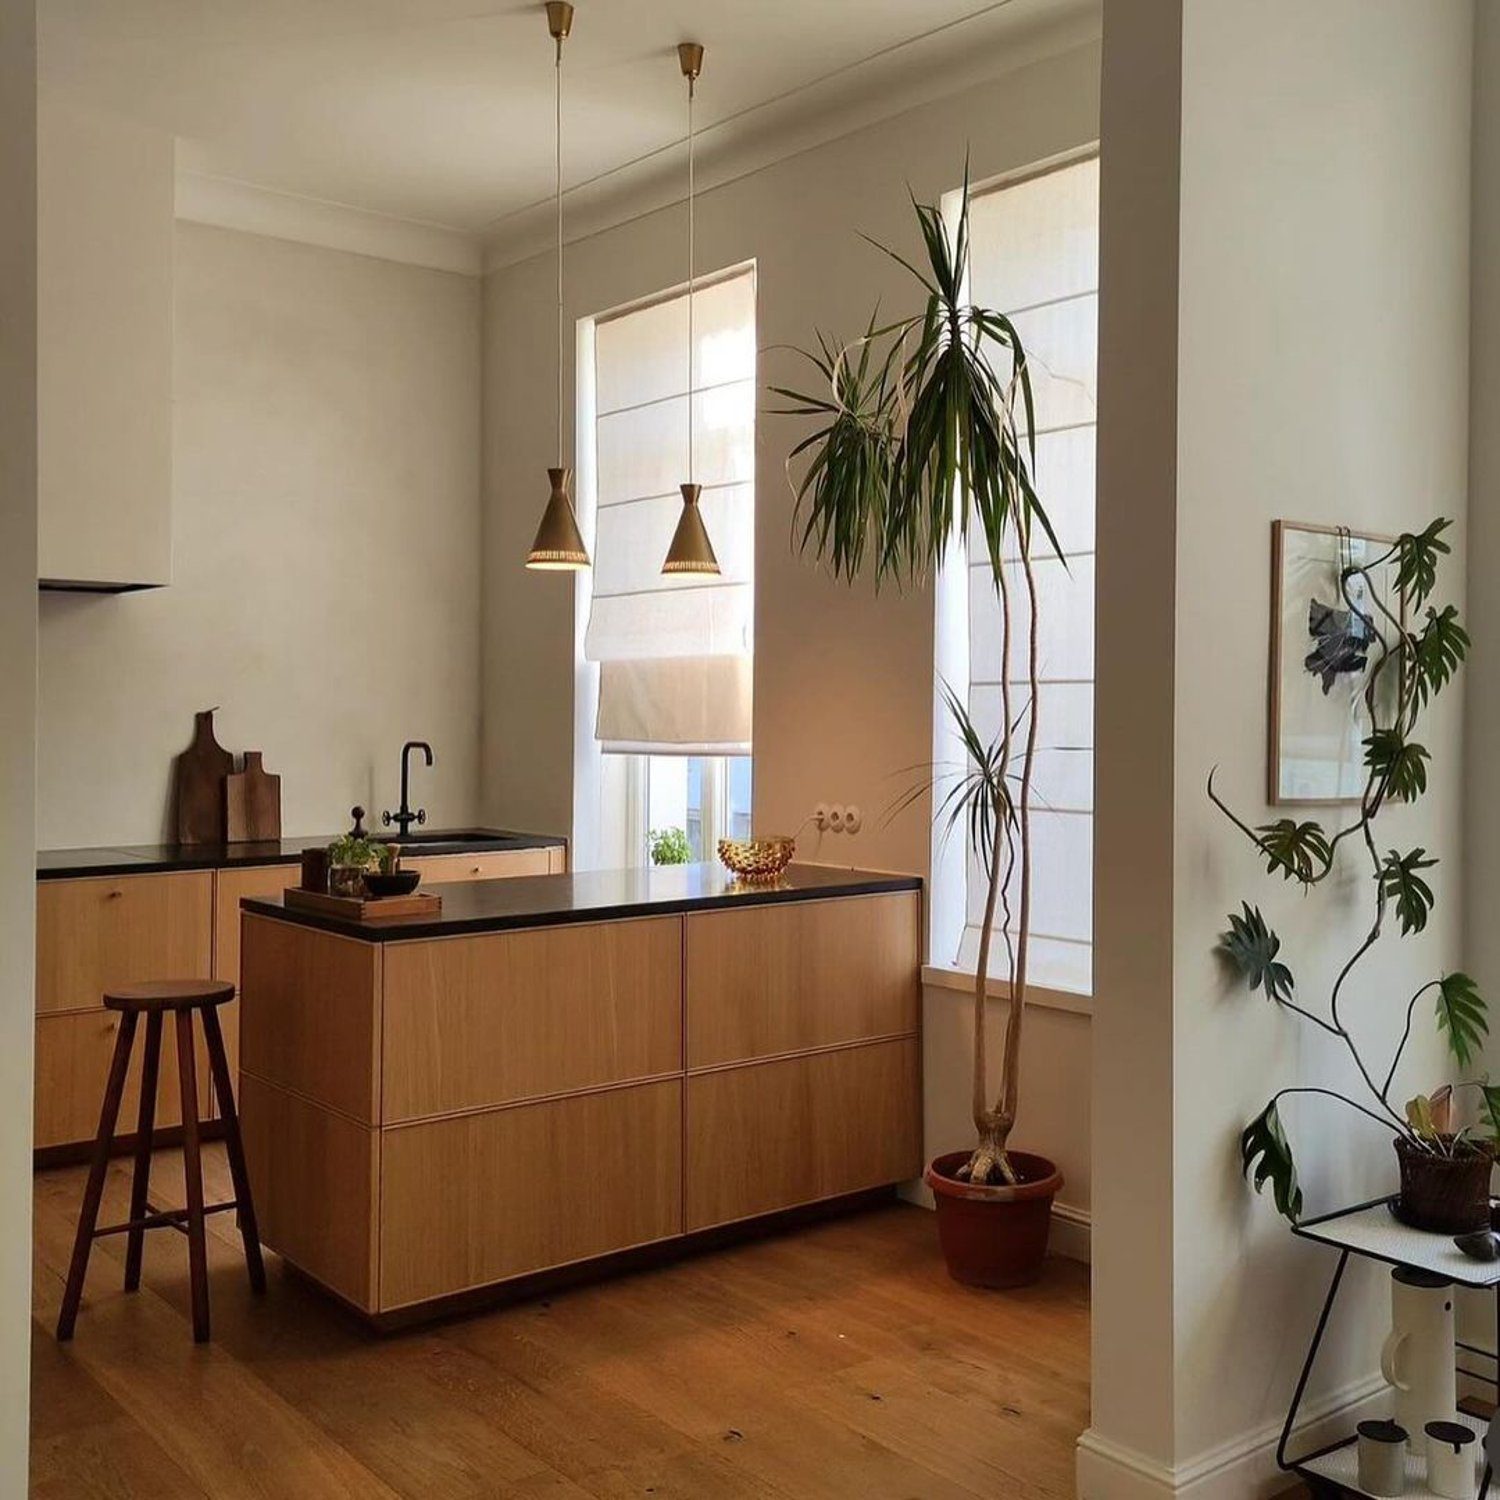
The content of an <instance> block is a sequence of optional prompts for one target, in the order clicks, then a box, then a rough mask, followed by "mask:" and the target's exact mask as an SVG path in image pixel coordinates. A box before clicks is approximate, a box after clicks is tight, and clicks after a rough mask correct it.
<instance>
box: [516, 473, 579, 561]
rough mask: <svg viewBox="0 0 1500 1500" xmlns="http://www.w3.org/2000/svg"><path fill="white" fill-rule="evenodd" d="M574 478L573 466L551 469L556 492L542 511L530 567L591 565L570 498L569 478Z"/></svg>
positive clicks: (527, 558)
mask: <svg viewBox="0 0 1500 1500" xmlns="http://www.w3.org/2000/svg"><path fill="white" fill-rule="evenodd" d="M571 477H572V471H571V470H570V469H548V470H547V478H548V479H550V480H551V481H552V493H551V494H550V495H549V496H548V497H547V508H546V509H545V510H544V511H543V512H542V524H541V525H540V526H538V527H537V529H536V540H535V541H534V542H532V544H531V551H530V552H529V553H527V555H526V566H527V567H528V568H537V569H540V570H543V571H551V572H577V571H578V570H579V569H581V568H586V567H588V565H589V553H588V548H587V547H585V546H584V545H583V533H582V532H581V531H579V529H578V519H577V517H576V516H574V514H573V504H572V501H570V500H569V499H568V480H569V479H570V478H571Z"/></svg>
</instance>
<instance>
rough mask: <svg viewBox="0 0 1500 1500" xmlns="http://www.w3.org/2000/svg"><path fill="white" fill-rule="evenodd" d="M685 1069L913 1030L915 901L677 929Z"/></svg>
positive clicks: (775, 908) (868, 901)
mask: <svg viewBox="0 0 1500 1500" xmlns="http://www.w3.org/2000/svg"><path fill="white" fill-rule="evenodd" d="M686 922H687V934H686V951H687V1035H688V1059H687V1062H688V1067H689V1068H704V1067H714V1066H716V1065H718V1064H720V1063H729V1062H741V1061H744V1060H747V1059H750V1058H756V1057H775V1056H777V1055H779V1054H783V1053H788V1052H802V1051H807V1050H810V1049H812V1048H817V1047H830V1046H840V1045H842V1044H844V1043H848V1042H855V1041H873V1040H875V1039H877V1038H882V1037H893V1036H899V1035H903V1034H906V1033H909V1032H914V1031H916V1030H917V1028H918V1026H919V1024H920V1022H919V1017H920V1013H921V1003H922V999H921V941H922V938H921V903H920V899H919V897H918V895H917V893H916V892H915V891H902V892H898V893H896V894H893V895H881V896H860V897H847V898H843V899H839V900H833V901H796V902H788V903H786V904H784V905H770V906H760V907H749V908H746V909H744V910H741V911H732V910H731V911H710V912H699V913H694V914H691V915H689V916H688V917H687V918H686Z"/></svg>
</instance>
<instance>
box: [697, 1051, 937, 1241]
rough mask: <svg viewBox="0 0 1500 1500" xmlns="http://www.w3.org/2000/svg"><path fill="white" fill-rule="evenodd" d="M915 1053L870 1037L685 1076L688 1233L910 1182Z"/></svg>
mask: <svg viewBox="0 0 1500 1500" xmlns="http://www.w3.org/2000/svg"><path fill="white" fill-rule="evenodd" d="M918 1046H919V1043H918V1042H917V1041H916V1039H915V1038H913V1039H911V1040H909V1041H899V1042H876V1043H872V1044H871V1045H869V1046H864V1047H847V1048H843V1049H841V1050H840V1051H837V1052H821V1053H814V1054H813V1055H811V1056H808V1057H792V1058H784V1059H782V1060H781V1061H779V1062H768V1063H751V1064H749V1065H748V1066H746V1067H742V1068H726V1069H724V1070H723V1071H722V1072H717V1073H702V1074H699V1075H698V1076H696V1077H692V1078H689V1079H688V1084H687V1088H688V1095H687V1171H686V1178H687V1186H686V1200H685V1202H684V1205H683V1207H684V1211H685V1216H686V1221H687V1222H686V1227H687V1228H688V1229H689V1230H693V1229H705V1228H707V1227H709V1226H710V1225H713V1224H724V1223H727V1222H729V1221H731V1220H733V1219H744V1218H749V1217H750V1216H751V1215H754V1214H763V1213H770V1212H773V1211H774V1210H776V1209H780V1208H790V1207H792V1206H793V1205H795V1204H799V1203H813V1202H816V1201H817V1200H818V1199H820V1198H834V1197H837V1196H838V1195H839V1194H841V1193H854V1192H858V1191H859V1190H860V1189H862V1188H870V1187H880V1186H882V1185H883V1184H885V1183H893V1182H901V1181H904V1180H905V1179H906V1178H908V1177H915V1176H916V1175H917V1173H918V1172H920V1171H921V1166H922V1164H921V1140H922V1132H921V1123H922V1104H921V1091H920V1090H921V1064H920V1058H919V1054H918ZM747 1143H748V1149H747Z"/></svg>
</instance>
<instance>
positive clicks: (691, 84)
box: [688, 75, 698, 484]
mask: <svg viewBox="0 0 1500 1500" xmlns="http://www.w3.org/2000/svg"><path fill="white" fill-rule="evenodd" d="M695 91H696V80H695V79H694V78H693V77H692V76H691V75H689V77H688V483H689V484H691V483H692V482H693V478H694V472H693V351H694V338H695V330H694V326H693V281H694V274H695V269H696V267H697V263H698V262H697V256H696V249H697V246H696V244H695V240H694V229H695V225H694V214H693V205H694V198H695V196H696V195H695V191H694V189H695V187H696V183H695V181H694V153H693V96H694V93H695Z"/></svg>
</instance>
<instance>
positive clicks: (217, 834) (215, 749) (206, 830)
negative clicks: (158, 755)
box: [174, 708, 234, 844]
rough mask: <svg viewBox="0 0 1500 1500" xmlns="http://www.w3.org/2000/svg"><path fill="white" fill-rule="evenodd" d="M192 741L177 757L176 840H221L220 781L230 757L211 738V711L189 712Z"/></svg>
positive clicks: (229, 768)
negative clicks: (191, 715) (191, 723)
mask: <svg viewBox="0 0 1500 1500" xmlns="http://www.w3.org/2000/svg"><path fill="white" fill-rule="evenodd" d="M193 718H194V724H193V743H192V744H191V745H189V746H188V747H187V749H186V750H184V751H183V752H182V754H181V755H179V756H178V757H177V762H176V766H175V773H176V774H175V778H174V779H175V786H176V792H177V842H178V843H179V844H220V843H223V842H224V782H225V778H226V777H228V775H229V773H230V772H231V771H233V770H234V757H233V756H232V755H231V754H230V753H229V752H228V751H227V750H226V749H225V748H224V747H223V746H222V745H221V744H220V743H219V742H218V741H217V740H216V739H215V738H214V711H213V709H211V708H206V709H204V710H203V711H202V712H201V713H198V714H195V715H194V716H193Z"/></svg>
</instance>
